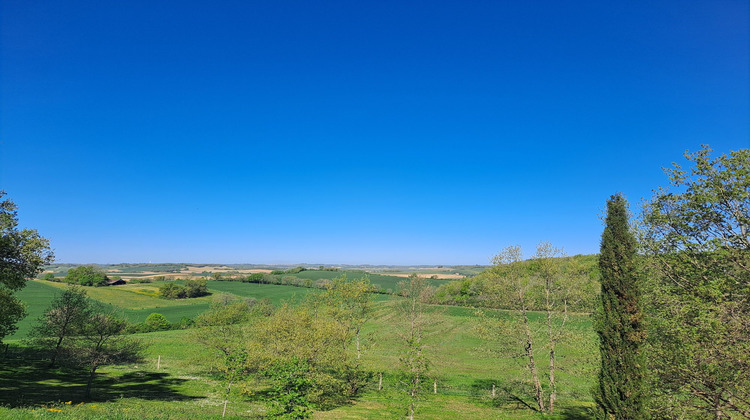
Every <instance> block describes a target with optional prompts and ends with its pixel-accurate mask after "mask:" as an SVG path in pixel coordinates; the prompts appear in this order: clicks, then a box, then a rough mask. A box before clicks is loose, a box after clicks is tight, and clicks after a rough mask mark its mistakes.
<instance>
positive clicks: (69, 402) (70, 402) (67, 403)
mask: <svg viewBox="0 0 750 420" xmlns="http://www.w3.org/2000/svg"><path fill="white" fill-rule="evenodd" d="M72 403H73V401H68V402H64V403H63V404H65V405H70V404H72Z"/></svg>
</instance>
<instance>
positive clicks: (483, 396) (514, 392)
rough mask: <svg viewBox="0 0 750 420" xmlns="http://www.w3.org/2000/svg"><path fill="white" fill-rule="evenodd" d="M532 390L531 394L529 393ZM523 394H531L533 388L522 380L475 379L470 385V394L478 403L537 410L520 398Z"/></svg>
mask: <svg viewBox="0 0 750 420" xmlns="http://www.w3.org/2000/svg"><path fill="white" fill-rule="evenodd" d="M493 384H494V385H495V396H494V397H493V396H492V386H493ZM529 392H532V394H529ZM523 395H533V390H532V389H530V388H529V386H528V384H526V383H525V382H522V381H511V382H502V381H493V380H491V379H477V380H475V381H474V382H473V383H472V384H471V387H470V396H471V399H473V400H474V401H475V402H476V403H478V404H484V405H488V406H490V407H502V408H517V409H527V410H531V411H539V410H537V409H536V408H534V406H532V405H531V404H530V403H529V402H527V401H526V400H524V399H523V398H522V396H523Z"/></svg>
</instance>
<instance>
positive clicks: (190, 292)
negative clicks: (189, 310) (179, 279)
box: [185, 279, 208, 298]
mask: <svg viewBox="0 0 750 420" xmlns="http://www.w3.org/2000/svg"><path fill="white" fill-rule="evenodd" d="M206 283H207V282H206V279H198V280H185V295H186V296H187V297H189V298H192V297H200V296H206V295H208V286H207V285H206Z"/></svg>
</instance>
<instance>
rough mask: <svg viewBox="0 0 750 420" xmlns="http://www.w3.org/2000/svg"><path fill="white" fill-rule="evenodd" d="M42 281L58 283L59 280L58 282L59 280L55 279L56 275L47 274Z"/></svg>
mask: <svg viewBox="0 0 750 420" xmlns="http://www.w3.org/2000/svg"><path fill="white" fill-rule="evenodd" d="M42 280H47V281H58V280H57V279H56V278H55V274H54V273H45V274H44V275H43V276H42Z"/></svg>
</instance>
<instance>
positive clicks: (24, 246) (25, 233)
mask: <svg viewBox="0 0 750 420" xmlns="http://www.w3.org/2000/svg"><path fill="white" fill-rule="evenodd" d="M4 196H5V191H2V190H0V200H2V198H3V197H4ZM52 260H53V254H52V252H51V251H50V249H49V241H48V240H47V239H44V238H43V237H41V236H40V235H39V233H38V232H37V231H36V230H33V229H23V230H19V229H18V212H17V206H16V205H15V203H13V202H12V201H10V200H8V199H4V200H2V201H0V343H2V340H3V338H5V337H6V336H7V335H9V334H12V333H13V332H14V331H15V330H16V323H17V322H18V321H19V320H21V318H23V316H24V314H25V311H24V307H23V305H22V304H21V302H20V301H19V300H18V299H16V298H15V297H14V296H13V292H15V291H18V290H20V289H22V288H23V287H24V285H26V280H27V279H29V278H34V277H35V276H36V275H37V274H38V273H39V272H40V271H41V268H42V266H43V265H44V264H49V263H50V262H52Z"/></svg>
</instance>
